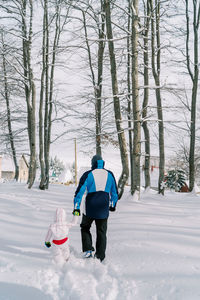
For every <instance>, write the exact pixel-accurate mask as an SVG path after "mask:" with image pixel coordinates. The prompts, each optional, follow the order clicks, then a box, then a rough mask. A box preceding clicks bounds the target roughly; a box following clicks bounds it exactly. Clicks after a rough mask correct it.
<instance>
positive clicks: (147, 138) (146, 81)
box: [142, 0, 150, 188]
mask: <svg viewBox="0 0 200 300" xmlns="http://www.w3.org/2000/svg"><path fill="white" fill-rule="evenodd" d="M144 16H145V19H144V32H143V41H144V46H143V47H144V49H143V50H144V54H143V61H144V97H143V107H142V127H143V130H144V138H145V161H144V174H145V188H148V187H150V133H149V128H148V124H147V116H148V115H147V114H148V102H149V28H150V3H149V0H146V1H145V3H144Z"/></svg>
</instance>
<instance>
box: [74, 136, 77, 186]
mask: <svg viewBox="0 0 200 300" xmlns="http://www.w3.org/2000/svg"><path fill="white" fill-rule="evenodd" d="M74 150H75V185H76V186H77V149H76V138H75V139H74Z"/></svg>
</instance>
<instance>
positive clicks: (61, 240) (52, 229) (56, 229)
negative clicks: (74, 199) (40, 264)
mask: <svg viewBox="0 0 200 300" xmlns="http://www.w3.org/2000/svg"><path fill="white" fill-rule="evenodd" d="M77 222H78V216H73V219H72V222H71V223H67V222H66V213H65V210H64V209H63V208H57V210H56V215H55V223H53V224H51V225H50V226H49V230H48V232H47V235H46V239H45V245H46V246H47V247H48V248H49V247H51V245H52V248H53V249H52V250H53V257H54V261H55V262H56V263H59V262H62V261H63V260H64V261H67V260H68V259H69V255H70V250H69V237H68V233H69V229H70V228H71V227H72V226H74V225H76V224H77ZM50 241H52V244H51V242H50Z"/></svg>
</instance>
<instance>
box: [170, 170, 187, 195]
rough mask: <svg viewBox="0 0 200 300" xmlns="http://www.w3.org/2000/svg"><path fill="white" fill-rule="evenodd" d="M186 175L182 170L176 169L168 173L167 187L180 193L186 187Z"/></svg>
mask: <svg viewBox="0 0 200 300" xmlns="http://www.w3.org/2000/svg"><path fill="white" fill-rule="evenodd" d="M185 181H186V174H185V172H184V171H183V170H181V169H174V170H170V171H168V173H167V175H166V176H165V186H166V187H168V188H170V189H172V190H175V191H176V192H179V191H180V189H181V188H182V186H184V185H185Z"/></svg>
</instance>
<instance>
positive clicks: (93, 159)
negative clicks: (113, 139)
mask: <svg viewBox="0 0 200 300" xmlns="http://www.w3.org/2000/svg"><path fill="white" fill-rule="evenodd" d="M98 160H102V157H101V155H98V154H97V155H94V156H93V158H92V159H91V165H92V169H95V168H96V166H97V161H98Z"/></svg>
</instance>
